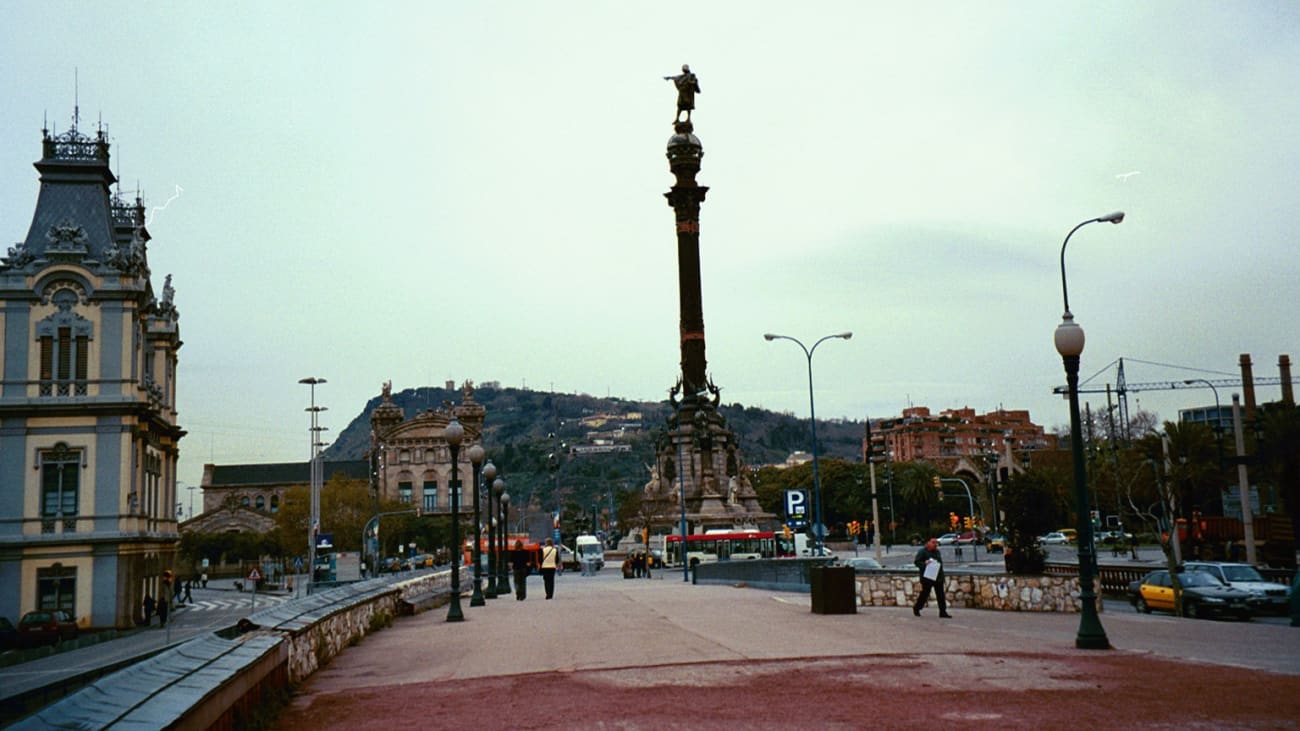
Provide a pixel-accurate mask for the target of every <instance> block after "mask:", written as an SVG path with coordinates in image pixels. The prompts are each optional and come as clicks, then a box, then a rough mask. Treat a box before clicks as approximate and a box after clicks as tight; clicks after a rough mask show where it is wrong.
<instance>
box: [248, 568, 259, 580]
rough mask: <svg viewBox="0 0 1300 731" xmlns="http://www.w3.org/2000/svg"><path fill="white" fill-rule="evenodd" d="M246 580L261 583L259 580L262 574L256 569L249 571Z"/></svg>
mask: <svg viewBox="0 0 1300 731" xmlns="http://www.w3.org/2000/svg"><path fill="white" fill-rule="evenodd" d="M248 580H249V581H261V580H262V572H261V571H258V570H257V569H256V568H254V569H253V570H252V571H249V572H248Z"/></svg>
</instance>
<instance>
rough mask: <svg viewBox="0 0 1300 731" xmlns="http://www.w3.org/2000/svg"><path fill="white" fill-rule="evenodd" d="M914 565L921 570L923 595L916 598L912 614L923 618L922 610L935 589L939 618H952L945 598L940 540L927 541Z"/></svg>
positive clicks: (917, 553) (918, 553) (917, 555)
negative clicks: (931, 591)
mask: <svg viewBox="0 0 1300 731" xmlns="http://www.w3.org/2000/svg"><path fill="white" fill-rule="evenodd" d="M912 563H915V564H916V567H917V568H918V569H920V570H921V593H920V594H919V595H918V596H917V597H916V603H915V604H913V605H912V614H915V615H916V616H918V617H919V616H921V608H922V607H924V606H925V603H926V601H927V600H928V599H929V598H930V590H931V589H934V598H935V601H936V602H938V604H939V616H940V617H943V618H944V619H948V618H949V617H951V616H952V615H951V614H949V613H948V602H947V601H946V600H945V599H944V597H943V554H941V553H939V539H938V538H931V539H930V540H928V541H926V542H925V546H924V547H922V548H921V550H919V551H917V552H916V559H915V560H914V561H913V562H912Z"/></svg>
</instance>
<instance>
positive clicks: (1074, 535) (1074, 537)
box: [1054, 528, 1079, 543]
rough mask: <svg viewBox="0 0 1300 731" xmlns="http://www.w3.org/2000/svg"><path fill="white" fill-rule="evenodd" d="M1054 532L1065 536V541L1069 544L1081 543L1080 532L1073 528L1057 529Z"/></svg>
mask: <svg viewBox="0 0 1300 731" xmlns="http://www.w3.org/2000/svg"><path fill="white" fill-rule="evenodd" d="M1054 532H1056V533H1060V534H1061V535H1063V536H1065V540H1066V542H1067V543H1078V542H1079V531H1077V530H1075V529H1073V528H1057V529H1056V530H1055V531H1054Z"/></svg>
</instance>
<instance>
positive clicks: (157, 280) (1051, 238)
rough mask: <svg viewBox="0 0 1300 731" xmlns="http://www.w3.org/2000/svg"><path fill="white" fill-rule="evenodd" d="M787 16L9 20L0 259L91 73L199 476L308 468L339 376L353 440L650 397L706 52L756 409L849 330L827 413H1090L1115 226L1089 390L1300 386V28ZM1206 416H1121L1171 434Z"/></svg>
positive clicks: (340, 11) (146, 13) (158, 7)
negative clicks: (492, 388) (176, 352)
mask: <svg viewBox="0 0 1300 731" xmlns="http://www.w3.org/2000/svg"><path fill="white" fill-rule="evenodd" d="M795 5H796V4H793V3H789V2H757V1H753V0H745V1H744V2H740V1H737V2H703V3H677V4H671V3H667V4H666V3H654V4H650V3H632V2H603V3H595V2H563V3H561V2H548V3H541V2H473V3H463V2H458V3H452V2H437V3H426V2H419V3H416V2H412V3H404V4H398V3H354V2H346V3H345V2H338V3H320V2H301V3H288V2H276V3H260V2H258V3H221V4H217V5H212V4H203V5H200V4H190V3H177V4H172V3H150V2H145V3H140V2H133V3H46V2H12V3H7V4H6V5H5V7H4V10H3V19H2V22H0V67H2V68H3V73H2V74H0V121H2V122H3V123H2V124H0V134H2V135H3V139H2V140H0V235H3V236H6V237H8V241H7V242H4V245H6V246H8V245H12V243H13V242H16V241H18V240H20V239H22V238H24V237H25V236H26V234H27V229H28V227H29V225H30V222H31V214H32V210H33V207H34V205H35V202H36V197H37V187H38V183H37V175H36V171H35V170H34V169H33V168H32V167H31V163H32V162H33V161H35V160H36V159H37V158H39V156H40V149H41V148H40V135H41V127H42V124H43V120H44V119H46V118H48V119H49V122H50V125H51V128H52V129H54V130H55V131H58V132H62V131H64V130H66V128H67V127H68V124H69V123H70V121H71V117H72V111H73V101H74V74H75V76H77V77H79V92H78V95H79V104H80V112H81V124H80V127H81V129H83V130H88V131H91V132H93V130H94V129H95V127H96V125H97V124H98V121H99V120H100V119H101V118H102V121H103V124H104V126H105V127H106V128H107V130H108V132H109V135H110V138H111V141H112V143H113V147H112V158H113V160H112V165H113V169H114V171H116V172H117V173H118V174H119V177H120V178H121V179H122V181H123V183H124V191H129V192H132V193H133V192H134V190H135V189H136V187H137V185H138V186H139V189H140V190H142V191H143V193H144V195H145V198H146V203H147V205H148V206H149V207H150V214H149V215H150V223H149V230H150V232H151V233H152V235H153V241H152V242H151V245H150V251H149V256H150V264H151V267H152V271H153V279H154V287H155V288H156V289H157V288H161V286H162V279H163V277H164V276H165V275H167V274H172V275H173V286H174V287H175V289H176V299H175V301H176V304H177V306H178V308H179V310H180V314H181V319H180V327H181V335H182V338H183V339H184V341H185V346H184V348H183V349H182V350H181V352H180V372H179V390H180V397H179V405H180V422H181V425H182V426H183V427H184V428H185V429H187V430H188V432H189V436H187V437H186V438H185V439H184V440H183V442H182V457H181V468H180V479H181V481H182V482H183V483H185V484H186V485H190V484H198V482H199V480H200V477H201V474H202V465H203V464H204V463H205V462H216V463H218V464H229V463H243V462H271V461H291V460H302V459H306V457H307V453H308V444H309V439H308V432H307V427H308V415H307V413H306V412H305V411H304V409H305V408H306V406H307V402H308V393H307V388H306V387H305V386H301V385H299V384H298V380H299V379H300V378H302V377H304V376H318V377H323V378H326V379H328V383H327V384H325V385H323V386H320V387H318V390H317V401H318V403H320V404H323V405H325V406H327V407H328V408H329V411H327V412H325V414H324V415H323V418H322V423H323V424H324V425H326V426H328V427H329V428H330V430H331V431H329V432H326V437H327V438H328V437H329V436H330V435H331V434H337V433H338V432H339V431H340V430H341V429H342V428H343V427H344V426H345V425H346V424H347V422H348V421H349V420H350V419H351V418H353V417H354V416H355V415H357V414H358V413H359V412H360V410H361V409H362V408H363V406H364V404H365V402H366V400H367V399H369V398H371V397H373V396H375V395H377V394H378V393H379V390H380V386H381V384H382V383H383V382H384V381H385V380H392V382H393V387H394V389H395V390H402V389H406V388H413V387H417V386H422V385H426V384H441V383H442V382H443V381H445V380H447V379H454V380H456V381H457V382H459V381H461V380H464V379H467V378H469V379H474V380H476V381H487V380H496V381H500V382H501V384H502V385H505V386H516V387H518V386H527V387H528V388H533V389H538V390H550V389H552V388H553V389H554V390H556V391H561V392H584V393H591V394H595V395H602V396H603V395H606V394H609V395H614V396H623V397H627V398H634V399H659V398H662V397H663V396H664V395H665V392H666V390H667V389H668V388H669V387H670V386H671V385H672V384H673V382H674V380H675V378H676V376H677V373H678V368H679V366H678V361H679V350H678V340H677V337H678V315H679V313H678V309H677V308H678V300H677V276H676V267H677V262H676V244H675V234H674V224H673V214H672V210H671V209H670V208H669V207H668V205H667V204H666V202H665V200H664V198H663V193H664V192H666V191H667V190H668V188H669V187H670V186H671V185H672V182H673V181H672V176H671V175H670V174H669V171H668V166H667V161H666V159H665V157H664V148H665V143H666V142H667V140H668V137H669V136H670V135H671V134H672V129H671V125H670V122H671V119H672V116H673V113H674V111H675V99H676V93H675V90H674V88H673V86H672V84H671V83H669V82H667V81H664V80H663V78H662V77H663V76H665V75H669V74H673V73H676V72H677V71H678V69H679V68H680V66H681V64H682V63H689V64H690V65H691V68H692V70H693V71H695V72H696V74H697V75H698V77H699V83H700V87H701V93H700V94H699V95H698V97H697V99H696V102H697V108H696V112H695V115H694V121H695V128H696V134H697V135H698V136H699V137H700V139H701V140H702V142H703V144H704V150H705V157H704V161H703V169H702V171H701V172H700V175H699V182H700V183H701V184H703V185H707V186H709V188H710V190H709V194H708V199H707V201H706V202H705V203H704V206H703V209H702V212H701V269H702V275H703V280H704V285H703V286H704V293H703V296H704V316H705V325H706V333H707V343H708V359H709V371H710V373H711V374H712V376H713V378H714V380H715V382H716V383H717V384H718V385H719V386H721V387H722V389H723V400H724V401H725V402H728V403H731V402H740V403H743V404H746V405H754V406H763V407H767V408H771V409H776V410H782V411H791V412H794V413H795V414H798V415H801V416H806V415H807V414H808V392H807V371H806V365H807V364H806V361H805V359H804V356H803V353H802V352H800V351H799V349H798V348H797V347H796V346H795V345H794V344H793V343H789V342H784V341H777V342H773V343H768V342H765V341H764V340H763V338H762V334H763V333H764V332H769V331H770V332H777V333H783V334H788V335H792V336H795V337H798V338H800V339H802V340H804V342H805V343H807V344H809V345H811V344H812V342H813V341H814V340H816V339H817V338H819V337H821V336H822V335H825V334H829V333H833V332H839V331H843V330H852V331H853V339H852V340H850V341H847V342H844V341H838V340H835V341H829V342H826V343H824V344H823V345H822V346H821V347H820V348H819V349H818V350H817V351H816V355H815V358H814V361H813V365H814V377H815V382H816V405H817V413H818V415H819V416H821V417H825V418H830V417H848V418H855V419H861V418H863V417H866V416H871V417H882V416H891V415H897V414H898V413H899V412H900V411H901V410H902V409H903V408H905V407H906V406H908V405H918V406H921V405H924V406H929V407H930V408H932V409H934V410H936V411H937V410H940V409H945V408H954V407H962V406H970V407H972V408H974V409H976V410H977V411H979V412H984V411H989V410H993V409H996V408H998V407H1000V406H1001V407H1005V408H1008V409H1029V410H1030V415H1031V417H1032V418H1033V419H1034V421H1036V422H1038V423H1040V424H1043V425H1045V426H1047V427H1048V428H1049V429H1051V428H1053V427H1055V426H1057V425H1061V424H1064V423H1067V422H1068V413H1067V407H1066V404H1065V402H1064V401H1063V400H1061V399H1060V398H1059V397H1055V396H1053V395H1052V393H1051V391H1052V388H1053V387H1054V386H1057V385H1059V384H1062V383H1063V382H1064V375H1063V371H1062V367H1061V361H1060V359H1059V357H1058V356H1057V354H1056V352H1055V349H1054V348H1053V345H1052V333H1053V330H1054V329H1055V327H1056V325H1057V324H1058V323H1059V322H1060V319H1061V309H1062V302H1061V281H1060V271H1059V260H1058V256H1059V253H1060V247H1061V242H1062V240H1063V239H1064V237H1065V235H1066V233H1068V232H1069V230H1070V229H1071V228H1072V227H1073V226H1074V225H1075V224H1077V223H1079V222H1080V221H1083V220H1086V219H1089V218H1092V217H1095V216H1099V215H1103V214H1106V213H1109V212H1110V211H1112V210H1123V211H1125V212H1126V213H1127V216H1128V217H1127V218H1126V219H1125V221H1124V223H1123V224H1121V225H1119V226H1112V225H1109V224H1092V225H1090V226H1087V227H1084V228H1083V229H1081V230H1080V231H1079V232H1078V233H1076V234H1075V235H1074V238H1073V239H1072V240H1071V243H1070V245H1069V249H1068V251H1067V256H1066V266H1067V272H1068V277H1069V288H1070V296H1071V305H1072V310H1073V311H1074V314H1075V316H1076V318H1077V320H1078V322H1079V323H1080V324H1081V325H1082V326H1083V327H1084V329H1085V330H1086V332H1087V338H1088V340H1087V349H1086V351H1085V352H1084V354H1083V365H1082V371H1083V374H1084V377H1085V378H1087V377H1089V376H1092V375H1093V374H1095V373H1096V372H1098V371H1100V370H1102V369H1103V368H1104V367H1105V366H1106V365H1107V364H1109V363H1111V362H1112V361H1114V360H1115V359H1117V358H1120V357H1124V358H1126V359H1134V360H1137V361H1145V363H1132V362H1130V363H1129V365H1128V368H1127V377H1128V380H1129V381H1130V382H1141V381H1153V380H1163V379H1175V380H1182V379H1183V378H1193V377H1207V378H1214V377H1232V376H1234V375H1236V374H1237V356H1238V354H1239V353H1251V354H1252V355H1253V357H1254V360H1255V363H1256V366H1255V372H1256V375H1257V376H1261V377H1268V376H1271V377H1276V376H1277V368H1276V363H1277V356H1278V354H1280V353H1288V354H1290V355H1291V356H1292V357H1293V358H1300V338H1297V334H1298V333H1300V326H1297V324H1296V315H1295V302H1296V292H1297V282H1300V265H1298V264H1297V253H1296V246H1295V244H1296V239H1297V234H1296V221H1297V219H1298V218H1300V215H1298V213H1300V211H1297V204H1296V201H1297V190H1300V180H1297V178H1298V177H1300V173H1298V171H1300V144H1297V140H1298V139H1300V137H1298V135H1300V94H1297V90H1300V5H1297V4H1296V3H1294V2H1240V3H1221V2H1212V3H1207V2H1143V3H1132V2H1084V3H1061V2H1050V3H1041V2H1024V3H1019V2H1015V3H998V2H987V3H973V4H972V3H927V4H923V5H924V7H916V6H917V4H912V3H883V2H880V3H872V2H860V1H854V2H845V3H830V2H819V3H811V4H800V5H803V7H802V8H801V9H796V8H795V7H794V6H795ZM1150 363H1163V364H1170V365H1174V366H1180V367H1181V368H1163V367H1158V366H1154V365H1149V364H1150ZM1215 373H1221V374H1223V375H1222V376H1215V375H1214V374H1215ZM1113 380H1114V376H1113V369H1112V370H1111V371H1110V372H1109V373H1103V374H1101V375H1099V376H1097V378H1096V379H1094V381H1093V383H1094V384H1103V383H1105V382H1108V381H1110V382H1113ZM1230 395H1231V389H1227V390H1225V389H1220V397H1221V398H1222V400H1223V401H1224V403H1227V402H1228V401H1229V399H1230ZM1277 397H1278V390H1277V387H1276V386H1270V387H1264V388H1261V392H1260V399H1261V400H1272V399H1276V398H1277ZM1094 403H1095V404H1097V405H1102V404H1104V397H1096V398H1094ZM1207 403H1208V404H1212V403H1213V396H1212V394H1211V393H1210V392H1209V391H1208V390H1206V391H1175V392H1161V391H1152V392H1142V393H1135V394H1131V396H1130V410H1131V411H1137V409H1139V408H1145V409H1147V410H1151V411H1154V412H1156V413H1157V414H1158V415H1159V416H1160V417H1161V418H1162V419H1175V418H1177V410H1178V409H1179V408H1185V407H1189V406H1196V405H1204V404H1207ZM489 418H491V416H490V415H489ZM488 446H489V448H490V446H491V445H488ZM185 494H186V493H184V492H183V491H182V496H184V495H185Z"/></svg>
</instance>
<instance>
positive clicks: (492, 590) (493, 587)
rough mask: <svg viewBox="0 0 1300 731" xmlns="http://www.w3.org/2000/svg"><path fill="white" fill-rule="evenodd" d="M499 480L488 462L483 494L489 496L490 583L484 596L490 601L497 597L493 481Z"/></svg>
mask: <svg viewBox="0 0 1300 731" xmlns="http://www.w3.org/2000/svg"><path fill="white" fill-rule="evenodd" d="M496 478H497V466H496V465H494V464H492V463H491V462H488V463H487V464H485V465H483V492H484V493H486V494H487V516H488V518H487V524H488V542H487V545H488V583H487V588H486V589H484V590H483V596H484V597H486V598H488V599H495V598H496V597H497V559H498V557H499V556H498V552H497V512H496V508H495V507H494V504H493V502H492V481H493V480H495V479H496Z"/></svg>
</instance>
